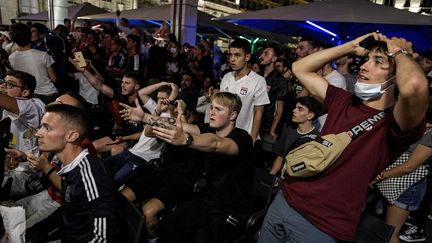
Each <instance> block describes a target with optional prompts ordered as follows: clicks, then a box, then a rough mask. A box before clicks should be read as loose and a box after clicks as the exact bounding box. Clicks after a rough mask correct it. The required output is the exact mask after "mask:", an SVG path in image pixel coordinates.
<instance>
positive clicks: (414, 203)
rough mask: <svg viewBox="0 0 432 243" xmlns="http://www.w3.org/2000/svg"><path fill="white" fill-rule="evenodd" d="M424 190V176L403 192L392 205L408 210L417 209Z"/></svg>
mask: <svg viewBox="0 0 432 243" xmlns="http://www.w3.org/2000/svg"><path fill="white" fill-rule="evenodd" d="M425 192H426V177H425V178H423V179H421V180H419V181H418V182H416V183H415V184H414V185H412V186H411V187H410V188H408V189H407V190H406V191H405V192H403V193H402V194H401V195H400V196H399V197H398V199H396V201H395V202H394V205H395V206H396V207H398V208H402V209H405V210H408V211H414V210H417V208H418V207H419V206H420V204H421V202H422V200H423V197H424V194H425Z"/></svg>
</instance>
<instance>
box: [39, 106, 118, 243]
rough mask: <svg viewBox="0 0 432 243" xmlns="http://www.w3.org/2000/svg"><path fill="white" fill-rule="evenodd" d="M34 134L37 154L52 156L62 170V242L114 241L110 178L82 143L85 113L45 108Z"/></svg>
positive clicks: (85, 130) (74, 109) (61, 108)
mask: <svg viewBox="0 0 432 243" xmlns="http://www.w3.org/2000/svg"><path fill="white" fill-rule="evenodd" d="M41 124H42V127H41V128H40V129H39V130H38V132H37V133H36V136H38V138H39V141H38V142H39V149H40V151H47V152H52V153H55V154H56V155H57V157H58V159H59V160H60V161H62V164H63V167H62V169H61V170H60V171H59V172H58V175H60V176H61V187H62V192H61V195H62V211H63V212H62V213H63V221H64V222H63V223H64V229H65V232H64V234H63V239H62V242H74V243H76V242H113V232H114V229H115V199H114V187H113V179H112V175H111V174H110V172H109V171H108V170H107V168H105V166H104V165H103V164H102V162H101V161H100V160H98V159H97V158H95V157H93V156H92V155H90V154H89V153H88V151H87V149H84V148H83V147H82V146H81V144H82V140H83V139H84V138H85V136H86V133H87V130H88V122H87V121H86V119H85V115H84V112H83V111H82V110H81V109H79V108H77V107H73V106H69V105H64V104H52V105H48V106H46V111H45V114H44V116H43V118H42V122H41Z"/></svg>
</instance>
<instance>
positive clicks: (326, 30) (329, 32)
mask: <svg viewBox="0 0 432 243" xmlns="http://www.w3.org/2000/svg"><path fill="white" fill-rule="evenodd" d="M306 23H308V24H310V25H312V26H313V27H315V28H317V29H319V30H322V31H324V32H325V33H327V34H329V35H331V36H333V37H338V35H337V34H335V33H333V32H331V31H330V30H328V29H326V28H324V27H322V26H319V25H317V24H315V23H313V22H311V21H309V20H306Z"/></svg>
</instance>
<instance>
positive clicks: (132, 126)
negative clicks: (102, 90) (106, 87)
mask: <svg viewBox="0 0 432 243" xmlns="http://www.w3.org/2000/svg"><path fill="white" fill-rule="evenodd" d="M113 93H114V95H113V98H112V100H118V101H119V102H121V103H124V104H127V105H129V106H132V107H135V101H133V102H132V103H129V99H128V98H127V96H125V95H122V94H121V89H118V88H116V89H113ZM138 102H139V103H140V104H141V106H143V104H142V101H141V99H138ZM143 130H144V124H143V123H142V122H137V121H130V120H128V121H126V120H123V119H122V135H123V136H124V135H131V134H134V133H137V132H142V131H143Z"/></svg>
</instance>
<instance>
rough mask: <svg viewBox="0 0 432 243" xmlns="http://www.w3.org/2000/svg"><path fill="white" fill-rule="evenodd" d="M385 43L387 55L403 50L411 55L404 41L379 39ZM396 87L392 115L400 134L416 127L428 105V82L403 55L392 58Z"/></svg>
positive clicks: (409, 58)
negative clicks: (394, 66)
mask: <svg viewBox="0 0 432 243" xmlns="http://www.w3.org/2000/svg"><path fill="white" fill-rule="evenodd" d="M381 38H383V40H384V41H385V42H387V49H388V52H389V53H397V52H398V51H400V50H405V51H407V52H408V53H411V54H412V50H411V43H410V42H407V41H406V40H405V39H398V38H392V39H387V38H385V37H381ZM394 61H395V64H396V86H397V87H398V90H399V96H398V100H397V101H396V104H395V107H394V110H393V115H394V117H395V120H396V123H397V124H398V125H399V128H400V129H401V131H402V132H404V131H408V130H410V129H412V128H414V127H416V126H417V125H418V124H420V122H422V121H423V119H424V116H425V114H426V109H427V105H428V97H429V94H428V93H429V92H428V82H427V79H426V76H425V75H424V73H423V70H422V69H421V67H420V66H419V65H418V63H417V62H416V61H415V60H414V59H413V58H411V57H410V56H408V55H405V54H403V53H401V54H399V55H396V56H395V57H394Z"/></svg>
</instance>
